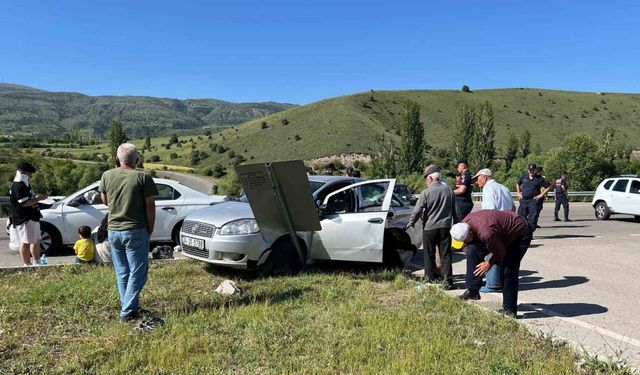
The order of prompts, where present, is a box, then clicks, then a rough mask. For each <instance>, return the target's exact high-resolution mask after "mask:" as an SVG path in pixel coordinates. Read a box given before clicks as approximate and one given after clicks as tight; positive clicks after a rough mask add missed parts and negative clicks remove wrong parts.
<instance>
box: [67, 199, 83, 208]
mask: <svg viewBox="0 0 640 375" xmlns="http://www.w3.org/2000/svg"><path fill="white" fill-rule="evenodd" d="M79 205H80V198H74V199H72V200H70V201H69V203H67V206H70V207H78V206H79Z"/></svg>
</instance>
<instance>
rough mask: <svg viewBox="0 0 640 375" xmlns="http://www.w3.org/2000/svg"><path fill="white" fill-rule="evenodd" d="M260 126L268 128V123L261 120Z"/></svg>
mask: <svg viewBox="0 0 640 375" xmlns="http://www.w3.org/2000/svg"><path fill="white" fill-rule="evenodd" d="M260 127H261V128H262V129H266V128H268V127H269V125H267V122H266V121H262V122H261V123H260Z"/></svg>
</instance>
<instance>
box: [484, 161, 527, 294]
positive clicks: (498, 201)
mask: <svg viewBox="0 0 640 375" xmlns="http://www.w3.org/2000/svg"><path fill="white" fill-rule="evenodd" d="M473 183H475V184H478V186H480V187H481V188H482V209H483V210H498V211H512V212H515V211H516V206H515V204H514V203H513V198H511V192H510V191H509V189H507V187H506V186H504V185H502V184H499V183H498V182H496V180H494V179H493V177H492V173H491V170H490V169H488V168H485V169H481V170H480V171H479V172H478V173H476V174H475V176H473ZM502 273H503V268H502V266H501V265H500V264H495V265H493V266H492V267H491V269H490V270H489V272H487V277H486V285H485V286H483V287H482V288H480V292H483V293H494V292H500V291H501V290H502V284H503V280H502Z"/></svg>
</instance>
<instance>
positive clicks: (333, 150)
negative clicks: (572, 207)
mask: <svg viewBox="0 0 640 375" xmlns="http://www.w3.org/2000/svg"><path fill="white" fill-rule="evenodd" d="M407 100H413V101H416V102H417V103H418V104H419V105H420V108H421V119H422V121H423V122H424V123H425V132H426V140H427V142H428V143H429V144H430V145H432V146H436V147H439V148H448V147H450V145H451V142H452V125H453V122H454V119H455V116H456V111H457V110H458V108H459V107H460V106H462V105H471V106H474V105H475V106H478V105H479V104H480V103H482V102H484V101H489V102H490V103H491V104H493V107H494V111H495V125H496V138H497V147H498V148H499V152H498V155H500V149H502V148H504V146H505V144H506V141H507V139H508V136H509V134H510V132H513V133H514V134H516V135H520V134H522V132H523V131H524V130H525V129H527V130H529V131H530V132H531V134H532V135H533V137H532V142H531V143H532V146H534V145H535V144H539V145H540V147H541V148H542V150H543V151H544V150H546V149H549V148H551V147H554V146H558V145H560V143H561V142H562V140H563V138H564V137H565V136H566V135H568V134H571V133H575V132H587V133H589V134H591V135H593V136H594V137H600V135H601V133H602V131H603V130H604V129H605V128H606V127H608V126H613V127H614V128H615V129H617V133H616V135H615V140H614V141H615V142H616V143H622V142H624V143H626V145H627V146H630V147H633V148H636V149H637V148H640V95H638V94H611V93H606V94H604V95H602V94H598V93H586V92H568V91H555V90H543V89H502V90H478V91H475V92H473V93H463V92H457V91H377V92H373V93H372V92H367V93H359V94H354V95H348V96H341V97H336V98H331V99H327V100H323V101H319V102H316V103H312V104H309V105H305V106H302V107H296V108H291V109H288V110H286V111H282V112H278V113H274V114H272V115H269V116H267V117H263V118H258V119H255V120H251V121H248V122H246V123H244V124H241V125H239V126H234V127H231V128H228V129H225V130H223V131H222V132H220V133H216V134H213V135H212V137H211V139H208V138H207V137H205V136H202V137H198V136H181V137H180V139H181V140H185V141H189V140H190V139H192V140H193V143H191V142H188V143H186V144H183V145H181V147H177V146H175V145H174V146H171V148H170V149H166V147H163V144H166V143H167V142H168V138H154V139H153V142H152V144H153V146H154V149H153V150H151V152H149V151H147V153H146V155H145V158H149V157H150V156H151V155H157V156H159V157H160V159H161V161H160V162H161V163H168V164H178V165H190V161H191V160H190V155H191V152H192V150H194V149H195V150H200V151H203V152H206V153H207V154H209V156H208V157H207V158H205V159H204V160H203V161H202V162H201V163H200V164H199V165H198V167H201V166H211V165H213V164H214V163H221V164H223V165H225V166H228V165H230V163H231V161H232V158H230V157H229V154H230V153H229V152H225V153H222V154H218V153H216V152H214V151H212V150H211V145H212V144H220V145H223V146H225V147H228V148H229V149H230V150H232V151H233V152H234V154H236V155H237V154H240V155H242V156H243V157H244V158H245V159H247V160H249V161H265V160H284V159H298V158H300V159H311V158H315V157H320V156H327V155H336V154H341V153H371V152H372V150H373V148H374V145H375V137H376V136H377V135H379V134H385V135H387V136H388V137H390V138H392V139H394V140H396V141H399V139H400V137H399V135H398V134H400V132H399V127H400V122H401V119H400V117H401V116H400V114H401V111H402V104H403V103H404V102H406V101H407ZM263 122H264V123H266V125H262V123H263ZM285 123H286V125H285ZM198 138H200V139H198ZM296 139H297V140H296ZM135 143H136V144H138V145H139V146H142V141H141V140H140V141H135ZM105 150H106V149H105V147H104V146H102V145H96V146H90V147H86V148H82V149H77V150H72V151H71V150H68V152H71V153H73V154H75V153H93V152H103V151H105ZM172 153H175V154H177V156H178V158H174V159H171V158H170V155H171V154H172ZM174 156H175V155H174ZM252 157H253V158H252Z"/></svg>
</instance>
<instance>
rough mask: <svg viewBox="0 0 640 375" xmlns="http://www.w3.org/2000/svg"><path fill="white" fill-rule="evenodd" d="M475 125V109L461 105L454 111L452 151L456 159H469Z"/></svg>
mask: <svg viewBox="0 0 640 375" xmlns="http://www.w3.org/2000/svg"><path fill="white" fill-rule="evenodd" d="M475 127H476V111H475V109H473V108H471V107H467V106H462V107H460V108H459V109H458V112H457V113H456V121H455V123H454V128H453V153H454V156H455V158H456V159H457V160H461V159H469V157H471V156H472V154H473V153H472V151H473V145H474V143H475V142H474V137H475Z"/></svg>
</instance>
